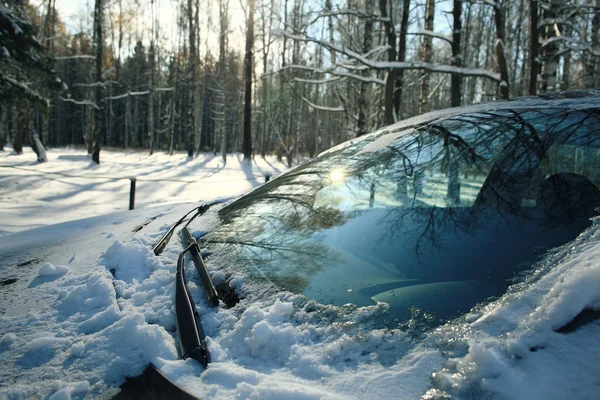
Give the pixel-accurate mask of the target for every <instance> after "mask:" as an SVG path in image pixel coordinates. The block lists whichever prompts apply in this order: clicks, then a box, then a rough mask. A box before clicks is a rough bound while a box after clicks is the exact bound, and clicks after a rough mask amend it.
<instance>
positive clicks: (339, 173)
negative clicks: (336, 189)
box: [329, 168, 345, 183]
mask: <svg viewBox="0 0 600 400" xmlns="http://www.w3.org/2000/svg"><path fill="white" fill-rule="evenodd" d="M344 177H345V174H344V170H342V169H337V168H336V169H334V170H332V171H331V172H330V173H329V179H331V183H337V182H342V181H343V180H344Z"/></svg>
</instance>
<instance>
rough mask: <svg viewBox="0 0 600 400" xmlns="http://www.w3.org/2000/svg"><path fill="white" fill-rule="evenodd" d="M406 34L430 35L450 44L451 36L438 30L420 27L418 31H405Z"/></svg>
mask: <svg viewBox="0 0 600 400" xmlns="http://www.w3.org/2000/svg"><path fill="white" fill-rule="evenodd" d="M407 35H413V36H431V37H433V38H435V39H441V40H443V41H444V42H447V43H448V44H452V37H451V36H448V35H443V34H441V33H438V32H433V31H428V30H426V29H421V30H420V31H419V32H414V33H407Z"/></svg>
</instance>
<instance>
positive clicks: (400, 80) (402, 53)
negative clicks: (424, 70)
mask: <svg viewBox="0 0 600 400" xmlns="http://www.w3.org/2000/svg"><path fill="white" fill-rule="evenodd" d="M409 14H410V0H403V3H402V19H401V20H400V37H399V38H398V61H399V62H404V61H405V60H406V34H407V33H408V16H409ZM403 89H404V70H403V69H401V70H400V71H398V75H397V77H396V94H395V96H394V110H395V111H396V115H397V116H398V119H399V120H401V119H402V118H403V115H402V113H401V112H400V105H401V104H402V91H403Z"/></svg>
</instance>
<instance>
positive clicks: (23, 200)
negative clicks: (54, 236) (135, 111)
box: [0, 147, 287, 236]
mask: <svg viewBox="0 0 600 400" xmlns="http://www.w3.org/2000/svg"><path fill="white" fill-rule="evenodd" d="M47 155H48V162H47V163H43V164H39V163H38V162H37V161H36V157H35V154H34V153H33V151H32V150H31V149H30V148H29V147H27V148H24V154H22V155H15V154H14V153H12V151H10V148H9V149H8V151H3V152H2V151H0V236H1V235H3V234H6V233H10V232H17V231H21V230H25V229H31V228H37V227H40V226H45V225H49V224H55V223H57V222H63V221H69V220H74V219H79V218H86V217H91V216H96V215H102V214H106V213H111V212H115V211H121V210H127V209H128V207H129V188H130V180H129V179H128V178H129V177H136V178H137V182H136V197H135V208H144V207H155V206H157V205H161V204H166V203H181V202H189V201H192V202H195V201H209V200H213V199H215V198H230V197H236V196H239V195H240V194H242V193H245V192H248V191H249V190H251V189H252V188H254V187H256V186H257V185H259V184H261V183H263V182H264V180H265V175H271V176H275V175H278V174H280V173H281V172H283V171H285V170H286V169H287V167H286V165H285V164H284V163H281V162H277V159H276V158H275V157H267V159H266V160H263V159H262V158H261V157H260V156H259V157H256V158H255V160H254V161H253V163H252V164H251V165H247V164H246V163H243V157H242V156H241V155H240V154H229V155H228V158H227V163H226V164H225V165H223V162H222V158H221V157H220V156H213V155H212V154H200V156H199V157H197V158H193V159H189V158H188V157H187V154H184V153H176V154H174V155H173V156H169V155H167V154H165V153H162V152H158V153H155V154H154V155H152V156H149V155H148V153H147V152H136V151H111V150H103V151H102V152H101V159H100V161H101V163H100V165H96V164H94V163H92V162H91V160H90V157H89V156H88V155H87V154H86V152H85V150H83V149H51V150H48V152H47ZM78 176H84V177H82V178H81V177H78Z"/></svg>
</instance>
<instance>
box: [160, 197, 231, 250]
mask: <svg viewBox="0 0 600 400" xmlns="http://www.w3.org/2000/svg"><path fill="white" fill-rule="evenodd" d="M219 203H220V201H215V202H212V203H205V204H202V205H201V206H199V207H196V208H194V209H192V210H190V211H188V212H187V213H186V214H185V215H184V216H183V217H181V218H180V219H179V221H177V222H175V224H173V226H172V227H171V228H169V230H168V231H167V232H166V233H165V234H164V235H162V237H161V238H160V239H158V242H156V244H155V245H154V246H153V247H152V251H153V252H154V255H156V256H158V255H160V254H161V253H162V252H163V250H164V249H165V247H166V246H167V243H169V240H171V237H172V236H173V232H175V228H177V227H178V226H179V225H181V223H182V222H183V221H184V220H185V218H186V217H187V216H188V215H190V214H191V213H193V212H194V211H196V214H194V215H193V216H192V217H191V218H190V220H189V221H188V222H187V223H186V225H185V226H188V225H189V224H190V222H192V221H193V220H194V218H196V217H197V216H199V215H202V214H204V213H205V212H206V211H208V209H209V208H211V207H212V206H214V205H215V204H219Z"/></svg>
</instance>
